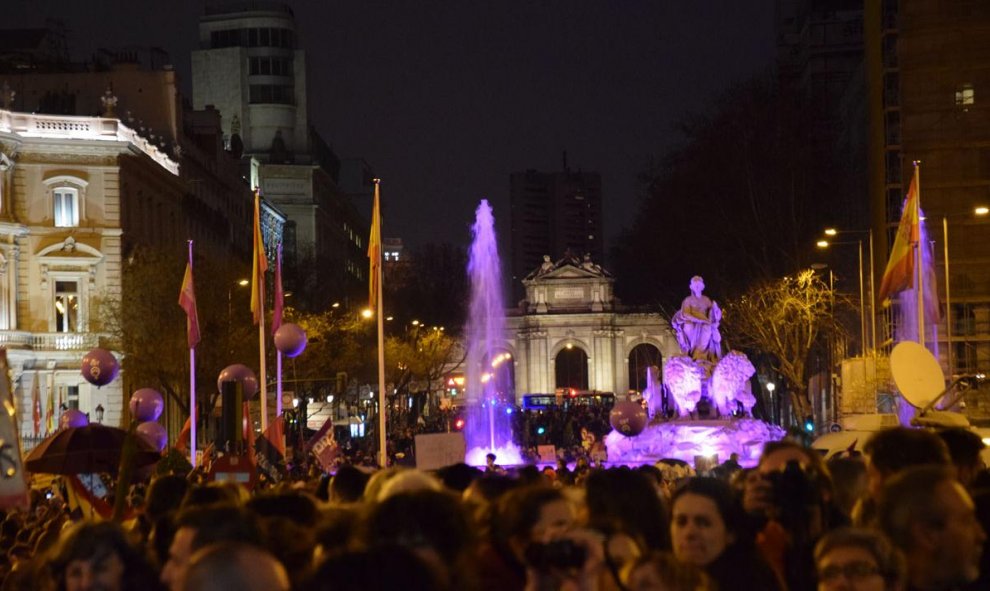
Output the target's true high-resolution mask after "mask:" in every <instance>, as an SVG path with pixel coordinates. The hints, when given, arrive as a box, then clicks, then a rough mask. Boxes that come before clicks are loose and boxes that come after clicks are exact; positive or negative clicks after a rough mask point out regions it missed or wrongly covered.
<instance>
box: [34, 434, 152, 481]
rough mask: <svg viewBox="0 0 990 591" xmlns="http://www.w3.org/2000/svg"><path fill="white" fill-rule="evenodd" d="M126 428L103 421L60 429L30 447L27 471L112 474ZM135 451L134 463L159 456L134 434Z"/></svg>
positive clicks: (137, 463)
mask: <svg viewBox="0 0 990 591" xmlns="http://www.w3.org/2000/svg"><path fill="white" fill-rule="evenodd" d="M126 436H127V431H124V430H123V429H118V428H116V427H105V426H103V425H98V424H94V425H86V426H85V427H69V428H66V429H61V430H59V431H58V432H57V433H55V434H54V435H52V436H51V437H49V438H47V439H45V440H44V441H42V442H41V443H40V444H39V445H38V447H36V448H34V449H33V450H31V453H30V454H28V457H27V459H26V460H25V461H24V468H25V469H26V470H27V471H28V472H35V473H41V474H93V473H97V472H109V473H111V474H115V473H116V472H117V468H118V467H119V466H120V452H121V450H122V449H123V447H124V438H125V437H126ZM134 438H135V440H136V444H137V453H135V454H134V466H135V467H139V466H146V465H148V464H153V463H155V462H157V461H158V460H159V459H161V454H160V453H159V452H158V450H156V449H154V448H153V447H151V445H150V444H149V443H148V442H146V441H144V440H143V439H142V438H140V437H138V436H136V435H135V436H134Z"/></svg>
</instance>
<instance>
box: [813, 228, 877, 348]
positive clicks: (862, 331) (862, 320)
mask: <svg viewBox="0 0 990 591" xmlns="http://www.w3.org/2000/svg"><path fill="white" fill-rule="evenodd" d="M834 231H835V230H833V232H834ZM846 244H855V245H856V246H857V248H858V250H859V338H860V354H861V355H863V356H864V357H865V356H866V295H865V293H864V291H863V241H862V240H856V241H849V242H829V241H828V240H819V241H818V242H817V245H818V248H820V249H826V248H828V247H829V246H833V245H835V246H842V245H846ZM871 264H872V261H871ZM871 281H872V277H871ZM871 293H872V289H871ZM871 309H872V307H871Z"/></svg>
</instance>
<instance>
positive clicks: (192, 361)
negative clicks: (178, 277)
mask: <svg viewBox="0 0 990 591" xmlns="http://www.w3.org/2000/svg"><path fill="white" fill-rule="evenodd" d="M187 242H188V243H189V270H190V272H191V271H192V265H193V241H192V240H188V241H187ZM198 418H199V417H197V416H196V347H189V463H190V464H192V467H193V468H195V467H196V421H197V420H198Z"/></svg>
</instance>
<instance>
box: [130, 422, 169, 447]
mask: <svg viewBox="0 0 990 591" xmlns="http://www.w3.org/2000/svg"><path fill="white" fill-rule="evenodd" d="M137 434H138V436H140V437H141V439H144V440H145V441H147V442H148V443H150V444H151V447H153V448H155V449H157V450H158V451H162V450H163V449H165V446H166V445H168V431H166V430H165V427H162V425H161V423H159V422H158V421H146V422H144V423H141V424H140V425H138V426H137Z"/></svg>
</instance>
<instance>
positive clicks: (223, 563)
mask: <svg viewBox="0 0 990 591" xmlns="http://www.w3.org/2000/svg"><path fill="white" fill-rule="evenodd" d="M182 589H183V591H227V590H228V589H238V590H240V591H289V576H288V574H286V572H285V568H284V567H283V566H282V564H281V563H280V562H279V561H278V560H276V559H275V557H274V556H272V555H271V554H269V553H268V552H265V551H264V550H262V549H261V548H258V547H256V546H252V545H250V544H244V543H241V542H220V543H218V544H213V545H210V546H206V547H205V548H202V549H201V550H198V551H197V552H196V553H195V554H193V555H192V557H191V558H190V560H189V565H188V567H187V568H186V572H185V575H184V576H183V579H182Z"/></svg>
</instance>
